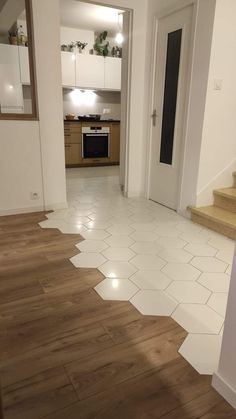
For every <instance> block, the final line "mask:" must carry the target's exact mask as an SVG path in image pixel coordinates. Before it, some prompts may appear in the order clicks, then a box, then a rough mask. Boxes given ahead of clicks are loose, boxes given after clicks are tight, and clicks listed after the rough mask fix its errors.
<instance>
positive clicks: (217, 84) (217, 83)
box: [214, 79, 223, 90]
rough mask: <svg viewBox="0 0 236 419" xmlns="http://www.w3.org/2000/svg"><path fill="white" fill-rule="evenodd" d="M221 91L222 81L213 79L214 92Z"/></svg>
mask: <svg viewBox="0 0 236 419" xmlns="http://www.w3.org/2000/svg"><path fill="white" fill-rule="evenodd" d="M222 89H223V80H222V79H215V80H214V90H222Z"/></svg>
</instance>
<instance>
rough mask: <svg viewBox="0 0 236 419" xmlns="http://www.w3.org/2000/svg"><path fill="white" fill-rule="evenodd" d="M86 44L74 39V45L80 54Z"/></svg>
mask: <svg viewBox="0 0 236 419" xmlns="http://www.w3.org/2000/svg"><path fill="white" fill-rule="evenodd" d="M87 45H88V44H87V42H81V41H76V46H77V48H78V50H79V53H80V54H82V52H83V50H84V49H85V47H86V46H87Z"/></svg>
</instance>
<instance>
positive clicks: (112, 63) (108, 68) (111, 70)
mask: <svg viewBox="0 0 236 419" xmlns="http://www.w3.org/2000/svg"><path fill="white" fill-rule="evenodd" d="M121 62H122V60H121V59H120V58H113V57H106V58H105V89H110V90H113V89H114V90H121Z"/></svg>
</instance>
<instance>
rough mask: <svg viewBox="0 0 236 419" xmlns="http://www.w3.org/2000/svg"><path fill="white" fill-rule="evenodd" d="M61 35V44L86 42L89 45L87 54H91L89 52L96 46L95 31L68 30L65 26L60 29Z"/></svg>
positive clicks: (86, 50)
mask: <svg viewBox="0 0 236 419" xmlns="http://www.w3.org/2000/svg"><path fill="white" fill-rule="evenodd" d="M60 33H61V38H60V39H61V40H60V43H61V45H62V44H65V45H68V44H70V43H71V42H75V41H81V42H86V43H87V44H88V45H87V46H86V48H85V53H89V50H90V49H92V48H93V45H94V32H93V31H86V30H84V29H77V28H68V27H65V26H61V29H60Z"/></svg>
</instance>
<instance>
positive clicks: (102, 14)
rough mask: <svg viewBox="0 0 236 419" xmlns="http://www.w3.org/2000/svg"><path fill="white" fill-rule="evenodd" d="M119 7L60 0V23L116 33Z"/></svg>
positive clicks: (74, 0) (75, 0) (111, 33)
mask: <svg viewBox="0 0 236 419" xmlns="http://www.w3.org/2000/svg"><path fill="white" fill-rule="evenodd" d="M121 12H122V10H120V9H112V8H111V7H104V6H97V5H95V4H90V3H84V2H81V1H78V0H60V14H61V25H62V26H68V27H71V28H79V29H87V30H93V31H95V32H101V31H104V30H107V31H108V32H109V35H110V36H112V35H114V34H115V33H117V28H118V14H119V13H121Z"/></svg>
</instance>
